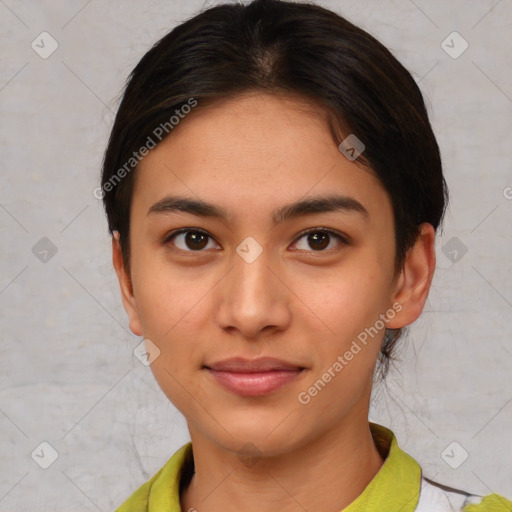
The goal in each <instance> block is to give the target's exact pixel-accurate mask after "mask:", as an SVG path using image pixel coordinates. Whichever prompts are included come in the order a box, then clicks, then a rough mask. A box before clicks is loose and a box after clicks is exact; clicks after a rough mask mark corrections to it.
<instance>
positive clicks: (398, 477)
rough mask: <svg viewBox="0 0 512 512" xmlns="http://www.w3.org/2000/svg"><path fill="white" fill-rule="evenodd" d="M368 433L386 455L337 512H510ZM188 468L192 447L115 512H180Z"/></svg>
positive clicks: (376, 429)
mask: <svg viewBox="0 0 512 512" xmlns="http://www.w3.org/2000/svg"><path fill="white" fill-rule="evenodd" d="M370 430H371V432H372V436H373V439H374V441H375V443H376V445H377V447H378V448H379V451H380V452H381V453H385V454H387V455H386V457H385V460H384V464H383V465H382V466H381V468H380V470H379V471H378V473H377V474H376V475H375V477H374V478H373V479H372V480H371V482H370V483H369V484H368V485H367V486H366V488H365V490H364V491H363V492H362V494H360V495H359V496H358V497H357V498H356V499H355V500H354V501H353V502H352V503H351V504H350V505H349V506H348V507H346V508H344V509H343V510H342V511H341V512H512V502H511V501H509V500H507V499H505V498H503V497H502V496H499V495H498V494H490V495H488V496H485V497H482V496H477V495H472V494H469V493H466V492H463V491H458V490H455V489H448V488H446V487H444V486H441V485H440V484H437V483H435V482H432V481H430V480H427V479H426V478H424V477H422V473H421V467H420V466H419V464H418V463H417V462H416V461H415V460H414V459H413V458H412V457H411V456H409V455H407V453H405V452H404V451H402V450H401V449H400V448H399V446H398V443H397V441H396V438H395V436H394V434H393V432H391V430H389V429H387V428H385V427H383V426H381V425H377V424H376V423H370ZM192 468H193V455H192V444H191V443H187V444H186V445H184V446H182V447H181V448H180V449H179V450H178V451H177V452H176V453H175V454H174V455H173V456H172V457H171V458H170V459H169V460H168V461H167V462H166V464H165V465H164V466H163V467H162V468H161V469H160V471H158V473H156V474H155V475H154V476H153V477H152V478H151V479H150V480H149V481H147V482H146V483H145V484H143V485H142V486H141V487H140V488H139V489H137V490H136V491H135V492H134V493H133V494H132V495H131V496H130V497H129V498H128V499H127V500H126V501H125V502H124V503H123V504H122V505H121V506H120V507H119V508H118V509H117V510H116V511H115V512H182V510H181V507H180V481H181V477H182V474H184V473H186V472H190V471H191V470H192Z"/></svg>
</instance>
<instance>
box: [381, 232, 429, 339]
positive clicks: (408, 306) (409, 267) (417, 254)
mask: <svg viewBox="0 0 512 512" xmlns="http://www.w3.org/2000/svg"><path fill="white" fill-rule="evenodd" d="M435 266H436V253H435V230H434V227H433V226H432V225H431V224H429V223H427V222H425V223H423V224H421V226H420V229H419V234H418V237H417V239H416V242H415V243H414V245H413V246H412V247H411V248H410V249H409V250H408V251H407V256H406V259H405V262H404V265H403V268H402V271H401V274H400V276H399V278H398V279H397V282H396V285H395V290H394V294H393V297H392V300H393V303H395V302H396V303H399V304H400V305H401V306H402V309H401V310H400V311H399V313H397V315H396V316H395V317H394V318H393V319H391V320H389V321H388V323H387V325H386V327H387V328H389V329H400V328H401V327H405V326H406V325H409V324H412V323H413V322H414V321H415V320H416V319H417V318H418V317H419V316H420V314H421V312H422V311H423V307H424V306H425V302H426V300H427V297H428V293H429V291H430V285H431V284H432V278H433V276H434V270H435Z"/></svg>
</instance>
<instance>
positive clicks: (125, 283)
mask: <svg viewBox="0 0 512 512" xmlns="http://www.w3.org/2000/svg"><path fill="white" fill-rule="evenodd" d="M112 263H113V265H114V268H115V270H116V274H117V279H118V280H119V286H120V288H121V298H122V299H123V305H124V309H125V310H126V313H127V314H128V319H129V321H130V330H131V331H132V332H133V334H135V335H137V336H142V329H141V326H140V319H139V314H138V312H137V305H136V302H135V297H134V295H133V287H132V282H131V279H130V275H129V273H128V272H127V271H126V266H125V264H124V261H123V253H122V251H121V242H120V241H119V232H118V231H114V233H113V236H112Z"/></svg>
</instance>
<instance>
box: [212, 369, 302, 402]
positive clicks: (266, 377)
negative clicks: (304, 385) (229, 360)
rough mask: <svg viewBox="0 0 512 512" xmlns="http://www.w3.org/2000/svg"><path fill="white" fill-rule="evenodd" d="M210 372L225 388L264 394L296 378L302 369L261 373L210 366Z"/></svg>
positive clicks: (239, 392) (250, 394) (259, 394)
mask: <svg viewBox="0 0 512 512" xmlns="http://www.w3.org/2000/svg"><path fill="white" fill-rule="evenodd" d="M208 371H209V373H210V374H211V375H212V376H213V377H214V378H215V379H216V380H217V382H219V383H220V384H222V385H223V386H224V387H225V388H227V389H229V390H230V391H232V392H234V393H236V394H237V395H241V396H262V395H267V394H269V393H272V392H273V391H276V390H277V389H279V388H281V387H283V386H284V385H285V384H288V383H289V382H291V381H292V380H294V379H296V378H297V377H298V376H299V375H300V374H301V373H302V370H274V371H270V372H259V373H235V372H226V371H219V370H212V369H210V368H208Z"/></svg>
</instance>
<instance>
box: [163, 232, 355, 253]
mask: <svg viewBox="0 0 512 512" xmlns="http://www.w3.org/2000/svg"><path fill="white" fill-rule="evenodd" d="M183 233H200V234H202V235H205V236H207V237H209V238H211V239H212V240H214V238H213V237H212V236H211V235H210V233H208V232H207V231H204V230H203V229H200V228H181V229H178V230H176V231H172V232H171V233H169V234H168V235H167V236H166V237H165V238H164V241H163V244H164V245H167V244H168V243H169V242H171V240H172V239H173V238H174V237H176V236H178V235H181V234H183ZM311 233H322V234H327V235H329V236H330V237H334V238H337V239H338V241H339V242H341V244H342V245H348V244H349V239H348V237H346V236H344V235H342V234H341V233H338V232H337V231H334V230H332V229H327V228H310V229H307V230H306V231H302V232H301V233H299V234H298V235H297V238H296V239H295V241H294V242H293V244H296V243H297V242H298V241H299V240H301V239H302V238H304V237H305V236H307V235H309V234H311ZM177 250H179V251H182V252H191V253H200V252H204V250H203V249H201V250H197V251H193V250H184V249H180V248H177ZM298 250H299V251H304V249H298ZM331 251H332V248H331V249H323V250H320V251H315V250H313V249H311V250H310V251H307V252H311V253H330V252H331Z"/></svg>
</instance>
